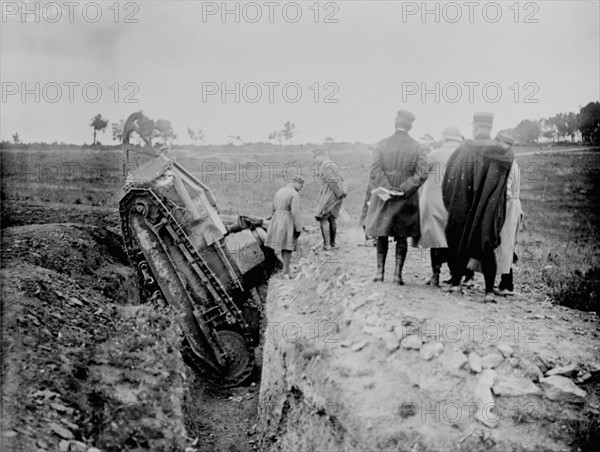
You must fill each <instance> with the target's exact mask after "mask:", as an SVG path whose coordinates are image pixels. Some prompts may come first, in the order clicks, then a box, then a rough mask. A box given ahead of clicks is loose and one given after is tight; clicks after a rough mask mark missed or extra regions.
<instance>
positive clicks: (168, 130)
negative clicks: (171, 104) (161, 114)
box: [154, 119, 177, 144]
mask: <svg viewBox="0 0 600 452" xmlns="http://www.w3.org/2000/svg"><path fill="white" fill-rule="evenodd" d="M154 128H155V130H156V135H158V136H159V137H161V138H162V140H163V144H167V141H169V142H171V140H174V139H176V138H177V135H175V132H174V131H173V126H172V125H171V121H167V120H166V119H158V120H157V121H156V123H155V124H154Z"/></svg>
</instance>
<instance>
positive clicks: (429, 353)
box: [420, 342, 444, 361]
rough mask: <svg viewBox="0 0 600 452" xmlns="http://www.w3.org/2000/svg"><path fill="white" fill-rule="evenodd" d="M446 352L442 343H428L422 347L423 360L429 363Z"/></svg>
mask: <svg viewBox="0 0 600 452" xmlns="http://www.w3.org/2000/svg"><path fill="white" fill-rule="evenodd" d="M443 351H444V344H442V343H441V342H426V343H425V344H423V345H422V347H421V351H420V354H421V358H422V359H424V360H425V361H429V360H430V359H432V358H436V357H438V356H440V355H441V354H442V352H443Z"/></svg>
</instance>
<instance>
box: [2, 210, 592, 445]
mask: <svg viewBox="0 0 600 452" xmlns="http://www.w3.org/2000/svg"><path fill="white" fill-rule="evenodd" d="M361 241H362V236H361V234H360V232H359V231H358V230H346V231H343V232H342V237H341V240H340V245H341V247H340V250H339V251H338V252H337V253H335V254H334V255H331V256H327V257H326V258H325V256H323V255H322V254H321V255H319V253H317V254H315V253H314V251H312V250H311V245H312V244H314V243H317V242H318V234H317V233H316V232H315V231H313V233H312V234H311V233H307V234H304V235H303V236H302V238H301V242H302V246H303V249H304V250H306V252H303V254H302V256H303V257H302V258H301V259H300V262H297V265H296V270H297V271H298V272H299V276H298V277H297V278H296V279H294V280H289V281H284V280H280V279H278V278H276V277H275V278H274V279H273V280H272V282H271V285H270V290H269V303H268V307H267V308H268V313H267V314H268V318H267V323H266V325H264V328H265V335H264V339H265V340H264V363H263V367H262V378H261V369H260V368H258V369H257V370H256V374H255V375H254V376H253V379H251V380H250V381H248V382H247V383H246V384H245V385H244V386H242V387H239V388H234V389H231V390H226V391H224V390H217V389H215V388H211V387H209V386H207V385H205V384H204V383H203V382H201V381H199V380H198V379H197V378H196V377H195V376H194V375H193V374H192V373H191V372H190V371H189V370H188V369H186V368H185V367H184V365H183V363H182V362H181V356H180V354H179V352H178V345H179V342H178V341H179V332H178V327H177V326H176V324H175V323H174V322H173V319H172V318H171V317H170V315H169V313H168V312H163V311H157V310H155V309H153V308H151V307H143V306H139V304H138V300H137V288H136V281H135V279H134V276H133V273H132V271H131V269H130V268H129V267H128V266H127V261H126V258H125V255H124V254H123V250H122V247H121V239H120V236H119V220H118V212H117V211H116V210H115V209H103V208H94V207H89V206H85V207H84V206H69V207H66V206H65V205H60V204H50V203H19V204H12V205H4V206H3V211H2V245H3V246H2V255H1V258H2V266H1V270H0V271H1V273H2V275H1V277H2V328H3V330H2V331H3V335H2V357H3V361H2V391H3V392H2V422H1V423H2V436H1V437H0V440H1V441H2V442H1V443H0V444H1V445H2V450H24V451H29V450H44V451H54V450H67V451H68V450H82V451H89V452H94V451H95V450H98V449H99V450H186V449H187V450H188V451H190V452H191V451H209V450H227V451H251V450H311V449H312V450H315V449H317V450H344V449H346V450H358V449H368V450H415V451H416V450H430V449H434V448H435V449H445V450H459V449H460V450H481V449H482V448H489V449H494V450H508V449H513V450H536V449H537V450H547V449H555V450H565V449H571V450H590V449H593V445H594V444H598V443H599V441H600V440H599V438H598V426H599V416H600V402H599V392H600V389H599V385H600V383H599V381H598V375H599V371H600V363H599V361H598V356H599V353H598V344H599V341H598V334H599V333H600V330H599V324H598V318H597V316H596V315H595V314H593V313H584V312H580V311H576V310H571V309H567V308H563V307H560V306H555V305H554V304H552V302H551V301H550V300H549V299H547V298H546V296H545V295H544V292H543V291H542V290H541V288H540V287H538V286H535V285H534V286H530V287H523V286H522V285H520V284H519V270H517V271H516V273H515V280H516V285H517V287H516V289H517V292H518V294H517V295H516V296H515V297H511V298H502V299H499V302H498V304H496V305H482V304H478V303H476V302H475V301H477V300H479V299H481V298H482V290H481V284H482V282H481V278H479V279H478V282H477V283H476V285H475V287H474V288H472V289H468V290H467V291H466V293H465V294H463V295H449V294H446V293H444V292H443V291H442V290H440V289H434V288H431V287H427V286H425V285H424V281H425V279H426V278H427V277H428V276H429V261H428V256H427V253H425V252H423V251H421V250H416V249H411V250H410V252H409V256H408V263H407V267H406V270H405V282H406V285H405V286H403V287H398V286H394V285H392V283H391V282H389V280H390V278H389V277H388V278H386V282H384V283H373V282H372V281H371V276H372V273H373V270H374V260H375V257H374V254H375V250H374V249H373V248H365V247H359V246H357V244H358V243H360V242H361ZM391 248H393V247H391ZM391 253H392V254H393V250H391ZM392 265H393V256H390V258H389V259H388V266H387V275H389V276H391V274H392ZM446 276H447V274H446V275H443V277H442V279H444V278H445V277H446ZM553 374H554V375H553ZM259 393H260V396H259ZM484 407H487V408H486V409H485V410H482V408H484ZM257 413H258V415H257Z"/></svg>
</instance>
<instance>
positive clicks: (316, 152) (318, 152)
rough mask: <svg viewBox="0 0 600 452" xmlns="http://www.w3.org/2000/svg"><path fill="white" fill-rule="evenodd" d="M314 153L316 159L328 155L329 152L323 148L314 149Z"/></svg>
mask: <svg viewBox="0 0 600 452" xmlns="http://www.w3.org/2000/svg"><path fill="white" fill-rule="evenodd" d="M312 153H313V157H316V156H318V155H327V151H326V150H325V149H323V148H316V149H313V150H312Z"/></svg>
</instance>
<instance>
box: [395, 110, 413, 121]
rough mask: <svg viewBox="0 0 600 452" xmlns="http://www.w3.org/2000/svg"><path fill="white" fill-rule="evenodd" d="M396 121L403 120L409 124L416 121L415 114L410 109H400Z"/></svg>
mask: <svg viewBox="0 0 600 452" xmlns="http://www.w3.org/2000/svg"><path fill="white" fill-rule="evenodd" d="M396 121H402V122H406V123H408V124H412V123H413V122H414V121H415V115H413V114H412V113H411V112H410V111H408V110H398V114H397V115H396Z"/></svg>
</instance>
